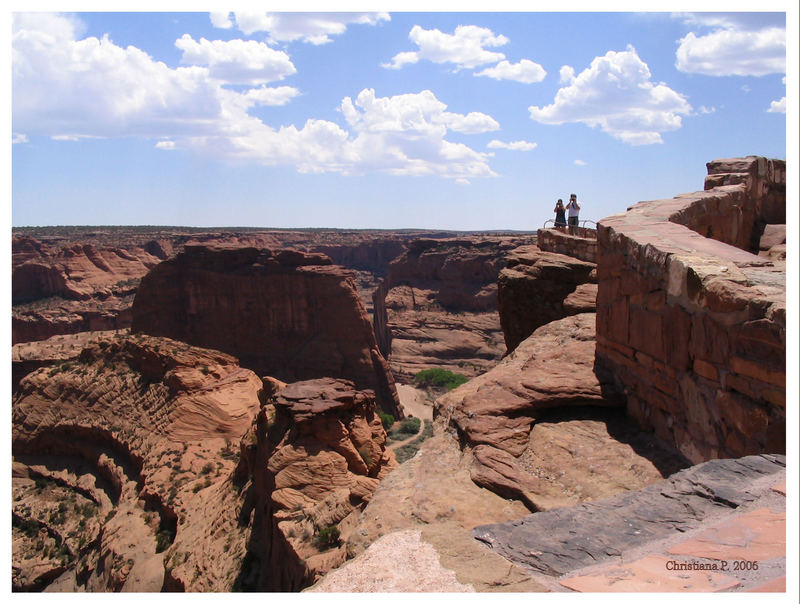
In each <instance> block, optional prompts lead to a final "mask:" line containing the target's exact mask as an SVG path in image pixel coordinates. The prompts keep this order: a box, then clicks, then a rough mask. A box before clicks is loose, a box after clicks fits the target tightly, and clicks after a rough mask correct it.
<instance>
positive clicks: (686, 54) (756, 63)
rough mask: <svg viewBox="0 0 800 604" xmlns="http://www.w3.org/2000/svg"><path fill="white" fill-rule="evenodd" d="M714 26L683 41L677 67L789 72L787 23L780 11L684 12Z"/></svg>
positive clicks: (716, 72) (723, 72)
mask: <svg viewBox="0 0 800 604" xmlns="http://www.w3.org/2000/svg"><path fill="white" fill-rule="evenodd" d="M683 17H684V18H685V19H686V21H687V22H688V23H690V24H691V25H696V26H698V27H705V28H708V27H710V28H712V31H711V32H708V33H700V34H698V33H696V32H694V31H692V32H689V33H688V34H687V35H686V36H684V37H683V38H682V39H681V40H680V41H679V46H678V50H677V52H676V62H675V67H676V68H677V69H678V70H679V71H683V72H686V73H700V74H703V75H709V76H731V75H735V76H763V75H767V74H771V73H785V72H786V26H785V18H782V16H781V15H780V14H779V13H775V14H769V13H739V14H730V13H720V14H718V15H714V14H699V15H683Z"/></svg>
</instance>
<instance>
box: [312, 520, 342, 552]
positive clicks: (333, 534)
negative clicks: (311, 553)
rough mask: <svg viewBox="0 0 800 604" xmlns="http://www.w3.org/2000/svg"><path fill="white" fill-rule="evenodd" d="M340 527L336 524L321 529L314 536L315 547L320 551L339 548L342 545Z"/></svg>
mask: <svg viewBox="0 0 800 604" xmlns="http://www.w3.org/2000/svg"><path fill="white" fill-rule="evenodd" d="M339 537H340V533H339V527H338V526H336V525H335V524H332V525H331V526H326V527H324V528H321V529H319V531H317V534H316V535H315V536H314V545H316V546H317V548H318V549H320V550H326V549H330V548H332V547H337V546H338V545H339V543H340V539H339Z"/></svg>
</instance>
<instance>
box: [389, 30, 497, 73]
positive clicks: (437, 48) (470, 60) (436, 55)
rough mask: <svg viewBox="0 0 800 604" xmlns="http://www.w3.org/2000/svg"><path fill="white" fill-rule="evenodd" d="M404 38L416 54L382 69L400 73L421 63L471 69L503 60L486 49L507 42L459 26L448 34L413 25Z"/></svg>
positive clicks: (488, 32)
mask: <svg viewBox="0 0 800 604" xmlns="http://www.w3.org/2000/svg"><path fill="white" fill-rule="evenodd" d="M408 37H409V39H410V40H411V41H412V42H414V43H415V44H416V45H417V46H418V47H419V50H415V51H406V52H401V53H399V54H396V55H395V56H394V58H393V59H392V62H391V63H384V64H383V67H386V68H388V69H400V68H401V67H403V66H404V65H407V64H409V63H416V62H417V61H419V60H420V59H424V60H427V61H432V62H433V63H453V64H455V65H456V69H463V68H469V69H472V68H475V67H478V66H479V65H485V64H486V63H497V62H498V61H501V60H503V59H505V55H504V54H503V53H501V52H492V51H490V50H486V48H487V47H490V48H492V47H496V46H503V45H504V44H507V43H508V38H506V37H505V36H503V35H499V36H496V35H494V33H493V32H492V30H490V29H487V28H485V27H478V26H477V25H459V26H458V27H456V29H455V31H454V32H453V33H452V34H447V33H444V32H441V31H439V30H438V29H423V28H422V27H420V26H419V25H415V26H414V27H412V28H411V32H410V33H409V34H408Z"/></svg>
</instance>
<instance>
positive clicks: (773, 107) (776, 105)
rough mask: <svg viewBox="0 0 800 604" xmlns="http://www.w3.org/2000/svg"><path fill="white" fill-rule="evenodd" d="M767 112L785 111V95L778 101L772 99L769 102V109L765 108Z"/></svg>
mask: <svg viewBox="0 0 800 604" xmlns="http://www.w3.org/2000/svg"><path fill="white" fill-rule="evenodd" d="M767 112H768V113H786V97H783V98H782V99H781V100H780V101H772V102H771V103H770V104H769V109H767Z"/></svg>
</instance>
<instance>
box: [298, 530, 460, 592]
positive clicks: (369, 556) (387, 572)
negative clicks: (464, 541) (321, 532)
mask: <svg viewBox="0 0 800 604" xmlns="http://www.w3.org/2000/svg"><path fill="white" fill-rule="evenodd" d="M309 591H312V592H356V593H358V592H373V593H381V592H382V593H386V592H403V593H415V592H428V593H430V592H451V593H452V592H472V591H475V590H474V589H473V588H472V587H471V586H468V585H463V584H462V583H459V582H458V580H457V579H456V577H455V573H454V572H453V571H452V570H449V569H446V568H444V567H443V566H442V565H441V563H440V561H439V555H438V553H437V551H436V550H435V549H434V547H433V546H432V545H430V544H429V543H427V542H425V541H422V540H421V539H420V532H419V531H412V530H408V531H398V532H396V533H390V534H388V535H384V536H383V537H381V538H380V539H378V541H376V542H375V543H373V544H372V545H370V546H369V548H367V551H365V552H364V553H363V554H362V555H361V556H360V557H359V558H358V559H356V560H354V561H352V562H350V563H346V564H345V565H344V566H343V567H341V568H339V569H337V570H336V571H334V572H332V573H330V574H328V575H326V576H325V577H323V579H322V580H321V581H320V582H319V583H317V584H316V585H315V586H314V587H312V588H311V589H309Z"/></svg>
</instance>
